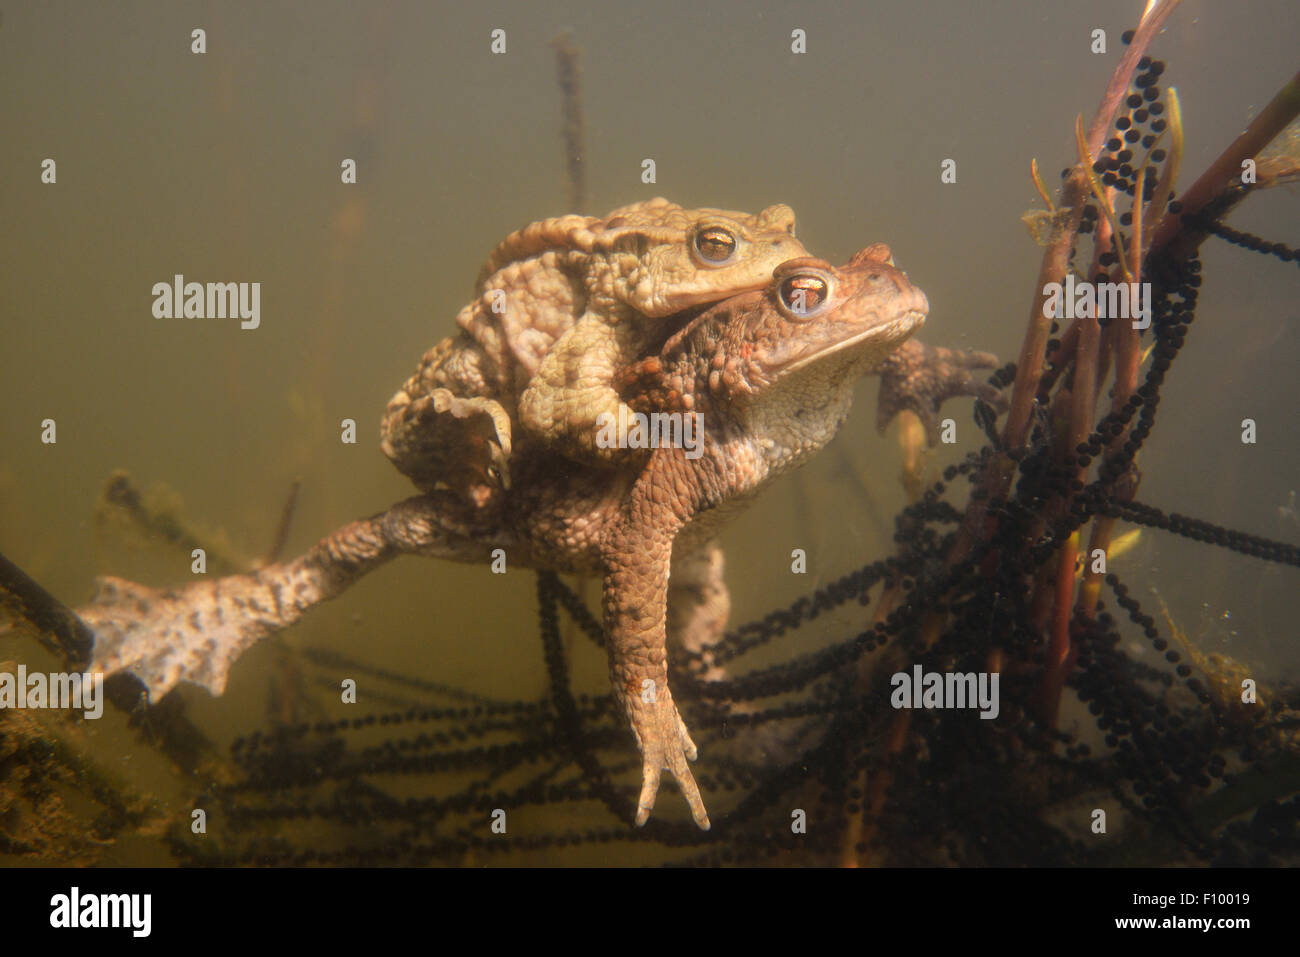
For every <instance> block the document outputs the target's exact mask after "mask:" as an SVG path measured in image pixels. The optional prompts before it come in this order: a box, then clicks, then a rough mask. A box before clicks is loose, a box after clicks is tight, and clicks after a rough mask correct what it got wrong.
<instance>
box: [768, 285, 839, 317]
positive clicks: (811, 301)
mask: <svg viewBox="0 0 1300 957" xmlns="http://www.w3.org/2000/svg"><path fill="white" fill-rule="evenodd" d="M830 293H831V290H830V284H829V283H827V282H826V280H825V279H823V278H822V277H821V276H817V275H813V274H811V273H797V274H795V275H793V276H790V277H788V278H786V279H784V280H782V281H781V286H780V289H779V290H778V293H777V295H778V297H779V298H780V300H781V305H782V306H783V307H784V312H785V313H786V315H787V316H789V317H790V318H791V319H794V320H795V321H796V322H797V321H799V320H802V319H808V318H810V317H812V316H815V315H816V314H817V313H819V312H821V310H822V307H823V306H825V305H826V300H827V299H829V298H830Z"/></svg>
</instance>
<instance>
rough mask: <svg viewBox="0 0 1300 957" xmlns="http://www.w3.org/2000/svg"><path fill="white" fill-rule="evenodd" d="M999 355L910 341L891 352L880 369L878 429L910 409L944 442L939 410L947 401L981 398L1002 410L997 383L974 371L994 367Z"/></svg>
mask: <svg viewBox="0 0 1300 957" xmlns="http://www.w3.org/2000/svg"><path fill="white" fill-rule="evenodd" d="M997 365H998V358H997V356H995V355H993V354H992V353H989V352H975V351H972V350H968V349H945V348H944V347H943V346H931V345H927V344H926V343H924V342H918V341H917V340H915V339H909V340H907V341H906V342H905V343H903V344H902V345H901V346H899V347H898V348H897V349H895V350H894V351H893V352H892V353H890V354H889V356H887V357H886V358H885V359H884V360H883V361H882V362H881V363H880V365H879V366H877V367H876V369H875V370H873V371H874V373H875V374H876V375H878V376H880V398H879V401H878V403H877V409H876V428H877V429H878V430H880V431H881V432H883V431H885V428H886V427H887V426H888V425H889V423H890V422H892V421H893V419H894V416H896V415H898V413H899V412H901V411H903V410H904V409H907V410H908V411H910V412H913V413H915V414H916V416H917V418H919V419H920V420H921V422H922V423H923V424H924V426H925V437H926V442H927V443H928V444H929V445H937V444H938V442H939V409H940V407H941V406H942V405H943V403H944V402H945V401H946V400H947V399H952V398H956V397H957V396H967V395H968V396H975V397H976V398H979V399H983V400H984V401H985V402H987V403H988V404H989V405H991V406H993V407H994V408H995V409H998V410H999V411H1003V410H1005V409H1006V400H1005V399H1004V398H1003V397H1002V394H1001V393H1000V392H998V390H997V389H995V388H994V387H993V386H991V385H989V384H988V383H986V382H982V381H980V380H979V378H977V376H976V375H975V374H974V373H975V372H976V370H979V369H993V368H996V367H997Z"/></svg>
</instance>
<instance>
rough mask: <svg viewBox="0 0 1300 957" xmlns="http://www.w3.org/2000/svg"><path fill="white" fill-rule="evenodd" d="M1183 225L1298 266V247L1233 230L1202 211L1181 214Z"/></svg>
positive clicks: (1299, 257)
mask: <svg viewBox="0 0 1300 957" xmlns="http://www.w3.org/2000/svg"><path fill="white" fill-rule="evenodd" d="M1176 207H1177V204H1171V206H1170V210H1171V212H1178V211H1179V210H1178V208H1176ZM1182 220H1183V223H1184V224H1185V225H1187V226H1190V227H1192V228H1193V229H1203V230H1205V231H1206V232H1208V233H1211V234H1212V235H1214V236H1218V237H1219V238H1220V239H1222V240H1225V241H1226V242H1228V243H1231V244H1232V245H1234V246H1240V247H1242V248H1243V249H1249V250H1251V251H1253V252H1257V253H1263V254H1264V255H1265V256H1276V257H1277V258H1278V259H1280V260H1282V262H1284V263H1287V262H1289V263H1295V264H1296V265H1298V266H1300V247H1297V246H1287V245H1286V244H1285V243H1276V242H1269V241H1268V240H1266V239H1261V238H1260V237H1259V236H1255V235H1253V234H1251V233H1248V232H1245V231H1244V230H1240V229H1233V228H1232V227H1231V226H1228V225H1227V224H1226V223H1224V222H1223V221H1222V220H1219V219H1215V218H1213V217H1212V216H1209V215H1207V214H1206V212H1205V211H1204V210H1203V211H1201V212H1200V213H1197V214H1195V215H1193V214H1191V213H1183V214H1182Z"/></svg>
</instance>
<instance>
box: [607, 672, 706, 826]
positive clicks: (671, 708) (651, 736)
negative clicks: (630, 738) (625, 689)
mask: <svg viewBox="0 0 1300 957" xmlns="http://www.w3.org/2000/svg"><path fill="white" fill-rule="evenodd" d="M650 698H651V700H649V701H646V700H645V695H643V694H642V693H641V692H639V691H638V692H637V693H636V694H634V695H632V696H631V697H630V698H629V699H628V702H627V711H628V717H629V718H630V719H631V721H632V733H633V734H635V735H636V743H637V746H638V747H640V749H641V796H640V797H639V798H638V799H637V805H636V825H637V827H641V826H642V825H644V824H645V822H646V821H648V820H649V819H650V812H651V811H653V810H654V806H655V798H656V797H657V796H658V794H659V776H660V773H661V772H662V771H663V770H664V769H665V768H666V769H668V770H669V771H671V772H672V775H673V777H674V778H675V779H676V781H677V786H678V787H679V788H681V789H682V797H684V798H685V799H686V803H687V805H688V806H689V807H690V809H691V817H693V818H694V819H695V823H696V824H698V825H699V826H700V828H701V829H702V830H705V831H707V830H708V829H709V812H708V811H707V810H705V808H704V798H702V797H701V796H700V787H699V785H698V784H696V783H695V775H693V774H692V773H691V769H690V765H689V764H688V763H687V762H688V761H694V760H695V759H696V757H698V756H699V749H698V748H697V747H696V746H695V742H694V741H693V740H691V733H690V731H688V730H687V729H686V722H684V721H683V720H682V717H681V715H680V714H678V713H677V706H676V705H675V704H673V699H672V694H671V692H669V691H668V689H667V688H666V687H664V688H663V689H662V690H661V691H660V692H659V693H658V694H653V695H650Z"/></svg>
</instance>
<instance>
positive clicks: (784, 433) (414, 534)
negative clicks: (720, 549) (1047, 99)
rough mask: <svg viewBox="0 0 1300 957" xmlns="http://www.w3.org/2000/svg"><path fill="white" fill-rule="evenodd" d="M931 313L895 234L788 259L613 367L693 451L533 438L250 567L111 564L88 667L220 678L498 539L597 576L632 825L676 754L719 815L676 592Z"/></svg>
mask: <svg viewBox="0 0 1300 957" xmlns="http://www.w3.org/2000/svg"><path fill="white" fill-rule="evenodd" d="M927 309H928V304H927V302H926V298H925V295H924V294H923V293H922V292H921V291H920V290H919V289H917V288H916V287H915V286H913V285H912V284H911V283H910V282H909V281H908V279H907V277H906V276H905V275H904V274H903V273H902V272H901V271H900V270H898V269H897V268H896V267H894V266H893V265H892V260H891V258H890V254H889V250H888V249H887V248H886V247H884V246H883V245H879V244H877V245H874V246H870V247H868V248H866V249H864V250H862V251H861V252H860V253H858V254H857V255H856V256H854V257H853V258H852V260H850V262H849V263H848V264H847V265H845V266H844V267H842V268H838V269H837V268H834V267H832V266H830V265H829V264H828V263H825V262H823V261H821V260H817V259H811V258H807V257H800V258H798V259H795V260H793V261H790V262H787V263H785V264H783V265H781V266H780V267H779V268H778V269H776V271H775V273H774V275H773V278H772V280H771V282H770V283H769V284H768V286H767V287H766V288H764V289H762V290H758V291H753V292H749V293H744V294H741V295H739V296H735V297H732V298H730V299H727V300H725V301H723V302H721V303H719V304H717V305H715V306H713V307H711V308H710V309H708V310H706V311H704V312H702V313H700V314H699V315H696V316H694V317H693V318H691V320H690V321H689V322H688V323H686V324H685V325H684V326H683V328H681V329H680V330H679V331H678V332H677V333H675V334H674V335H673V336H672V337H671V338H669V339H668V341H667V342H666V343H664V344H663V346H662V347H661V348H660V349H659V350H658V351H657V352H655V353H654V354H653V355H650V356H648V357H645V358H641V359H639V360H637V361H635V362H632V363H629V364H626V365H624V366H623V367H621V368H620V369H618V370H615V372H614V374H613V376H612V377H611V383H612V384H613V386H614V389H615V391H616V394H617V395H618V398H619V401H620V402H624V403H626V404H627V405H628V407H629V408H630V409H631V410H632V411H633V412H636V413H641V414H648V413H658V414H667V415H673V414H678V415H681V414H692V415H698V416H699V417H700V418H699V421H700V423H701V426H702V429H701V432H700V435H701V436H702V445H701V448H700V449H699V452H700V454H691V455H688V454H687V450H685V449H683V448H681V447H679V446H675V445H672V444H664V445H660V446H658V447H655V448H652V449H650V450H646V451H638V452H635V453H632V454H624V455H623V456H621V457H619V458H617V459H615V460H614V463H613V466H612V467H594V466H592V467H585V468H574V467H562V466H560V465H557V459H558V457H559V453H558V452H557V451H556V450H555V449H553V448H551V447H549V445H547V444H546V443H541V442H521V443H520V444H519V445H518V447H517V448H516V449H515V452H514V459H513V468H514V472H515V481H514V483H513V484H512V485H511V486H510V488H509V489H508V490H505V491H504V492H503V493H502V494H500V495H499V496H496V497H494V498H493V499H491V500H490V501H489V502H488V503H487V504H486V505H485V504H482V503H478V502H475V501H472V500H469V499H466V498H465V497H463V496H461V495H458V494H456V493H455V492H453V491H449V490H445V489H436V490H432V491H429V492H427V493H426V494H423V495H420V496H417V497H415V498H411V499H408V500H406V501H404V502H400V503H398V504H397V505H395V506H393V507H392V508H391V509H389V510H387V511H386V512H383V513H381V514H379V515H376V516H373V517H371V518H368V519H363V520H360V521H356V522H352V523H350V524H349V525H346V526H344V527H343V528H341V529H339V530H338V531H336V532H334V533H333V534H331V535H329V536H327V537H326V538H324V539H323V540H321V541H320V542H319V543H318V544H317V545H316V546H315V547H313V548H312V549H311V550H310V551H309V552H308V553H307V554H305V555H303V556H302V557H300V558H298V559H295V560H292V561H289V562H284V563H279V564H275V565H270V566H267V567H264V568H262V569H259V570H258V571H256V572H253V573H251V574H248V575H237V576H230V577H227V578H222V579H218V580H214V581H207V582H199V583H195V584H192V585H188V586H185V587H184V588H180V589H175V590H171V591H166V592H159V591H155V590H153V589H146V588H143V587H142V586H139V585H134V584H132V583H129V582H124V581H121V580H115V579H105V580H103V582H102V585H101V592H100V595H99V596H98V597H97V600H96V602H95V603H94V604H93V605H92V606H90V607H88V608H85V609H82V610H81V611H80V614H81V615H82V618H83V619H84V620H85V621H86V623H87V624H88V625H89V626H90V627H91V628H92V629H93V631H94V634H95V645H94V656H95V660H94V663H93V665H92V669H93V670H97V671H103V672H105V673H112V672H115V671H120V670H127V671H130V672H132V673H134V674H135V675H137V676H138V677H139V678H140V679H141V680H142V681H143V682H144V683H145V685H146V686H147V687H148V689H149V691H150V693H151V694H152V695H153V696H154V697H155V698H157V697H161V696H162V695H164V694H165V693H166V692H167V691H168V690H170V689H171V688H172V687H174V686H175V684H176V683H177V682H179V681H192V682H195V683H199V684H203V685H205V686H207V687H208V688H209V689H210V690H212V691H213V692H214V693H220V692H221V690H222V689H223V688H224V686H225V681H226V675H227V672H228V670H229V667H230V665H231V663H232V662H233V661H234V660H235V658H237V657H238V655H239V654H240V653H241V652H242V651H243V650H244V649H245V648H247V647H248V646H249V645H250V644H252V643H253V642H255V641H257V640H259V639H260V638H262V637H265V636H266V635H269V634H271V633H273V632H275V631H277V630H279V629H281V628H284V627H286V626H288V625H289V624H292V623H293V622H294V621H296V620H297V619H298V618H300V617H301V616H302V614H303V613H304V612H305V611H306V610H307V609H308V608H310V607H312V606H313V605H315V604H317V603H319V602H321V601H323V600H325V599H328V598H330V597H333V596H334V595H336V594H338V593H339V592H340V591H342V590H343V589H344V588H346V587H347V586H348V585H350V584H351V583H352V582H354V581H355V580H356V579H357V578H359V577H360V576H361V575H363V574H365V573H366V572H368V571H370V570H371V569H373V568H375V567H377V566H378V565H379V564H382V563H383V562H385V561H387V560H389V559H391V558H393V557H395V556H397V555H399V554H419V555H426V556H436V557H442V558H448V559H453V560H459V561H473V562H484V561H488V560H490V555H491V552H492V550H493V549H496V548H502V549H505V550H506V552H507V554H508V555H509V556H510V560H511V562H512V563H513V564H514V565H515V566H520V565H522V566H525V567H535V568H548V569H554V570H557V571H563V572H574V573H582V574H598V575H600V576H601V579H602V609H603V620H604V628H605V633H606V638H607V646H608V650H609V663H610V675H611V680H612V684H613V689H614V693H615V696H616V697H617V699H618V701H619V703H620V704H621V706H622V708H623V709H624V711H625V713H626V714H627V717H628V720H629V723H630V725H631V729H632V731H633V734H634V736H635V739H636V742H637V744H638V747H639V748H640V751H641V756H642V782H641V790H640V796H639V800H638V802H637V810H636V812H635V821H636V823H637V824H643V823H644V822H645V821H646V820H647V819H648V817H649V815H650V813H651V811H652V810H653V808H654V805H655V800H656V796H657V793H658V789H659V782H660V776H661V773H662V772H663V771H664V770H665V769H666V770H668V771H669V772H670V773H671V774H672V775H673V777H674V778H675V779H676V781H677V783H678V786H679V787H680V789H681V791H682V794H683V796H684V797H685V799H686V802H687V804H688V805H689V807H690V810H691V814H692V816H693V818H694V819H695V821H696V823H697V824H698V825H699V826H700V827H702V828H707V827H709V818H708V814H707V811H706V810H705V806H704V801H703V798H702V796H701V794H700V791H699V788H698V786H697V785H696V782H695V779H694V776H693V775H692V773H691V771H690V767H689V764H688V762H689V761H691V760H694V759H695V758H696V756H697V748H696V746H695V744H694V742H693V741H692V739H691V735H690V733H689V731H688V730H687V728H686V725H685V723H684V722H683V720H682V718H681V716H680V714H679V713H678V710H677V707H676V704H675V702H674V700H673V695H672V690H671V688H670V687H669V685H668V667H667V655H668V651H667V637H668V635H667V632H668V629H669V627H670V624H674V623H675V624H674V626H675V627H680V626H681V623H682V622H683V621H687V622H689V621H690V620H691V616H690V615H689V614H686V615H683V614H681V612H680V609H677V610H676V613H674V614H670V608H669V603H670V595H672V596H673V600H674V602H675V601H676V599H677V598H678V597H681V596H682V595H683V594H685V592H684V591H683V588H686V589H689V588H690V587H691V586H692V585H694V584H696V583H697V582H696V580H695V578H694V576H693V574H692V572H691V569H692V568H695V569H699V568H700V567H706V568H707V567H708V566H709V565H710V563H709V562H708V561H707V560H706V561H701V560H700V556H701V555H702V554H705V553H707V550H708V549H709V547H710V542H711V541H712V539H713V538H714V536H715V535H716V534H717V532H718V530H719V529H720V527H721V526H722V525H723V524H724V522H725V521H726V520H727V519H728V518H730V517H732V516H733V515H735V514H736V513H737V512H739V511H740V510H741V509H743V508H744V507H746V506H747V505H748V504H749V503H750V502H751V501H752V499H753V497H754V495H755V493H757V492H758V491H759V490H761V489H762V488H763V487H764V486H766V485H767V484H768V483H769V482H771V481H772V479H773V478H775V477H776V476H777V475H779V474H781V473H783V472H786V471H789V470H790V469H793V468H796V467H798V466H799V465H801V464H802V463H803V462H805V461H806V460H807V459H808V458H809V457H810V456H811V455H813V454H814V453H815V452H816V451H817V450H818V449H820V448H821V447H822V446H824V445H825V444H826V443H827V442H828V441H829V440H830V439H831V438H832V436H834V434H835V433H836V431H837V430H838V429H839V427H840V426H841V425H842V423H843V421H844V419H845V417H846V416H847V415H848V412H849V407H850V404H851V402H852V396H853V387H854V384H855V382H856V381H857V379H858V378H859V377H860V376H861V375H863V374H864V373H865V372H867V371H868V370H869V369H871V368H873V367H876V366H878V365H879V364H880V363H881V361H882V359H883V358H885V357H886V356H888V355H890V354H891V353H892V352H894V351H895V350H896V349H897V348H898V347H899V346H900V344H902V343H903V342H904V341H905V340H906V339H907V338H908V337H909V336H910V335H911V334H912V333H913V332H914V331H915V330H916V329H917V328H918V327H919V326H920V325H921V323H922V322H923V321H924V319H925V315H926V312H927ZM679 571H680V572H681V575H680V577H681V578H682V579H683V580H682V581H673V579H674V578H676V577H679ZM674 586H677V587H676V591H674ZM724 604H725V603H724ZM706 617H709V616H706Z"/></svg>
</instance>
